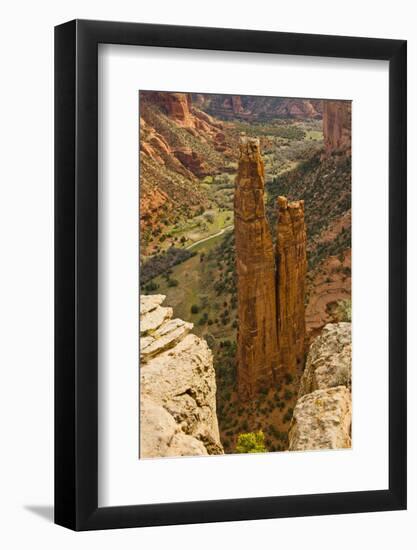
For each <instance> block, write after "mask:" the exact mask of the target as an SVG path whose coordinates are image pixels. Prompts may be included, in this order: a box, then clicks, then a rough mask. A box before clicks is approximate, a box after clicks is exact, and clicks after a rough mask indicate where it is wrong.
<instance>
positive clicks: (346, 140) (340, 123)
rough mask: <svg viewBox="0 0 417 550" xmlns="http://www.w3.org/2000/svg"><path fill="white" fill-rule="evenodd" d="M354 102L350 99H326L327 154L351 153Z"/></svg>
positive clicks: (325, 138) (325, 136)
mask: <svg viewBox="0 0 417 550" xmlns="http://www.w3.org/2000/svg"><path fill="white" fill-rule="evenodd" d="M351 120H352V103H351V102H350V101H324V109H323V135H324V145H325V148H326V154H327V155H330V154H331V153H334V152H342V153H345V154H346V155H350V154H351V139H352V137H351V135H352V134H351Z"/></svg>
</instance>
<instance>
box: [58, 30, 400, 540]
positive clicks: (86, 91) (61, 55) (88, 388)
mask: <svg viewBox="0 0 417 550" xmlns="http://www.w3.org/2000/svg"><path fill="white" fill-rule="evenodd" d="M98 44H123V45H143V46H160V47H170V48H193V49H203V50H213V51H215V50H223V51H240V52H259V53H270V54H290V55H303V56H321V57H339V58H352V59H374V60H388V61H389V488H388V489H387V490H376V491H358V492H348V493H333V494H305V495H296V496H273V497H262V498H244V499H229V500H215V501H211V500H210V501H199V502H180V503H168V504H145V505H137V506H117V507H99V506H98V498H97V494H98V446H97V441H98V438H97V435H98V408H97V405H98V391H97V388H98V350H97V335H98V328H97V326H98V315H97V307H98V291H97V277H98V250H97V247H98V151H97V146H98V130H97V128H98V55H97V54H98ZM406 46H407V44H406V41H404V40H386V39H374V38H354V37H341V36H321V35H312V34H292V33H291V34H290V33H280V32H265V31H248V30H236V29H218V28H197V27H181V26H165V25H150V24H142V23H119V22H107V21H85V20H74V21H70V22H68V23H64V24H62V25H59V26H57V27H56V28H55V523H57V524H59V525H63V526H65V527H68V528H70V529H74V530H77V531H79V530H80V531H81V530H92V529H109V528H124V527H141V526H155V525H171V524H184V523H202V522H216V521H236V520H250V519H261V518H280V517H290V516H293V517H294V516H310V515H324V514H341V513H353V512H371V511H387V510H403V509H405V508H406V431H407V424H406V137H407V132H406V113H407V107H406Z"/></svg>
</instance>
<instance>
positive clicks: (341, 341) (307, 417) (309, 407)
mask: <svg viewBox="0 0 417 550" xmlns="http://www.w3.org/2000/svg"><path fill="white" fill-rule="evenodd" d="M351 363H352V345H351V324H350V323H335V324H328V325H326V326H325V327H324V329H323V331H322V333H321V335H320V336H318V337H317V338H316V339H315V340H314V341H313V343H312V344H311V347H310V351H309V354H308V358H307V364H306V368H305V370H304V373H303V376H302V378H301V382H300V389H299V394H298V401H297V404H296V406H295V408H294V413H293V419H292V421H291V426H290V430H289V434H288V439H289V450H290V451H305V450H315V449H342V448H349V447H351V425H352V396H351V377H352V375H351Z"/></svg>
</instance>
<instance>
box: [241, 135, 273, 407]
mask: <svg viewBox="0 0 417 550" xmlns="http://www.w3.org/2000/svg"><path fill="white" fill-rule="evenodd" d="M234 211H235V246H236V271H237V298H238V320H239V326H238V336H237V364H238V370H237V380H238V391H239V395H240V396H241V397H242V398H248V397H250V396H252V395H253V394H254V392H256V391H257V390H259V389H260V388H261V387H263V386H266V387H268V386H270V385H271V383H272V380H273V379H274V376H275V371H276V368H277V365H278V345H277V344H278V340H277V332H276V328H277V327H276V294H275V260H274V251H273V245H272V238H271V234H270V231H269V227H268V223H267V221H266V217H265V205H264V165H263V161H262V158H261V154H260V149H259V140H257V139H250V138H242V139H241V143H240V157H239V167H238V174H237V178H236V184H235V203H234Z"/></svg>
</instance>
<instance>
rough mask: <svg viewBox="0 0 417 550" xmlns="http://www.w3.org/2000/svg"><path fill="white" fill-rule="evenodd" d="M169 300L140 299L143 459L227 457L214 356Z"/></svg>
mask: <svg viewBox="0 0 417 550" xmlns="http://www.w3.org/2000/svg"><path fill="white" fill-rule="evenodd" d="M164 299H165V296H163V295H154V296H141V312H140V313H141V316H140V332H141V338H140V349H141V368H140V457H141V458H151V457H164V456H165V457H166V456H191V455H208V454H222V453H223V447H222V445H221V442H220V436H219V428H218V423H217V415H216V379H215V372H214V367H213V357H212V353H211V351H210V349H209V347H208V346H207V343H206V342H205V340H203V339H201V338H198V337H197V336H195V335H194V334H190V333H189V331H190V330H191V329H192V326H193V325H192V323H186V322H185V321H182V320H181V319H171V317H172V310H171V308H166V307H162V306H161V304H162V302H163V300H164ZM158 323H159V324H158Z"/></svg>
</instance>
